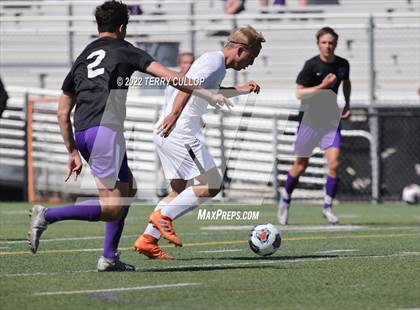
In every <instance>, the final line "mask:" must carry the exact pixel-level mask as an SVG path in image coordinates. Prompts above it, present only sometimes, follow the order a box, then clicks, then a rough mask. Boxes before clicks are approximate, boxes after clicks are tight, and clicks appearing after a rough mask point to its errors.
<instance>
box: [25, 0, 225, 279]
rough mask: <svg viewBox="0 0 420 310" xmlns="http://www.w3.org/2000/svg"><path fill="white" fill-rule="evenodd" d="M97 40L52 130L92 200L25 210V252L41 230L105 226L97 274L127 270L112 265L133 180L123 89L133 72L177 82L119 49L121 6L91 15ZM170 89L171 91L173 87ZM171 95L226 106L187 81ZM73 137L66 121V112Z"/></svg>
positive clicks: (71, 79) (142, 57)
mask: <svg viewBox="0 0 420 310" xmlns="http://www.w3.org/2000/svg"><path fill="white" fill-rule="evenodd" d="M95 18H96V21H97V24H98V32H99V38H98V39H97V40H95V41H93V42H91V43H90V44H89V45H88V46H87V47H86V48H85V49H84V50H83V52H82V53H81V54H80V55H79V57H78V58H77V59H76V61H75V63H74V65H73V66H72V68H71V70H70V72H69V74H68V75H67V77H66V78H65V80H64V83H63V86H62V91H63V92H62V95H61V97H60V99H59V106H58V122H59V125H60V131H61V134H62V136H63V139H64V143H65V145H66V148H67V150H68V153H69V158H68V174H67V177H66V179H65V180H66V181H67V180H68V179H69V178H70V176H71V175H72V174H75V176H76V178H77V176H78V175H79V174H80V172H81V169H82V160H81V157H80V154H81V155H82V156H83V157H84V159H85V160H86V161H87V162H88V163H89V166H90V168H91V171H92V174H93V175H94V177H95V181H96V185H97V188H98V191H99V200H89V201H84V202H82V203H76V204H71V205H67V206H60V207H58V208H45V207H43V206H38V205H37V206H34V207H33V208H32V209H31V221H30V229H29V233H28V241H29V243H30V246H31V251H32V252H33V253H35V252H36V251H37V249H38V244H39V239H40V237H41V234H42V233H43V231H45V229H47V225H48V224H52V223H55V222H58V221H63V220H82V221H105V222H106V226H105V238H104V250H103V254H102V256H101V257H100V258H99V261H98V266H97V269H98V271H132V270H134V269H135V268H134V266H131V265H129V264H126V263H123V262H121V261H120V259H119V255H118V244H119V240H120V237H121V233H122V230H123V227H124V219H125V217H126V216H127V212H128V206H129V205H130V203H131V200H132V197H134V195H135V193H136V189H135V185H134V183H135V182H134V179H133V175H132V173H131V171H130V169H129V167H128V165H127V155H126V152H125V139H124V135H123V130H124V119H125V113H126V108H125V101H126V93H127V88H128V86H126V85H127V84H126V81H127V79H128V80H129V79H130V76H131V75H132V73H133V72H134V71H136V70H139V71H142V72H146V73H149V74H151V75H153V76H156V77H163V78H166V79H170V80H171V81H172V82H174V81H175V79H177V78H178V79H179V78H183V75H181V74H179V73H177V72H175V71H172V70H169V69H167V68H166V67H164V66H162V65H161V64H159V63H158V62H156V61H155V60H154V59H153V58H152V57H151V56H150V55H148V54H147V53H146V52H144V51H143V50H140V49H138V48H136V47H134V46H133V45H131V44H130V43H129V42H127V41H125V40H124V38H125V35H126V30H127V24H128V19H129V16H128V11H127V6H126V5H125V4H123V3H121V2H119V1H107V2H105V3H103V4H102V5H100V6H98V7H97V8H96V11H95ZM172 82H171V83H172ZM176 85H177V86H176V87H177V88H179V89H181V90H183V91H186V92H189V93H191V92H192V91H195V92H196V93H197V92H198V95H200V96H202V97H204V98H206V99H207V100H208V101H209V102H210V104H213V105H216V106H218V107H220V106H222V105H223V104H226V105H229V104H230V103H229V101H228V100H227V99H226V98H225V97H224V96H222V95H217V94H216V95H214V94H212V93H210V92H209V91H207V90H205V89H202V88H201V87H200V86H193V85H195V84H194V83H193V81H191V80H188V79H187V80H186V83H184V84H182V83H179V81H177V82H176ZM74 106H75V107H76V110H75V113H74V125H75V134H74V136H73V129H72V124H71V120H70V113H71V110H72V109H73V107H74Z"/></svg>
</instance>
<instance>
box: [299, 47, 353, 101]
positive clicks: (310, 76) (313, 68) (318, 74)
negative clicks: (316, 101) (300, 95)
mask: <svg viewBox="0 0 420 310" xmlns="http://www.w3.org/2000/svg"><path fill="white" fill-rule="evenodd" d="M329 73H334V74H335V75H336V76H337V79H336V81H335V82H334V84H332V85H331V86H330V89H332V90H333V91H334V92H335V93H336V94H337V92H338V88H339V87H340V84H341V81H343V80H348V79H349V75H350V65H349V62H348V61H347V60H346V59H344V58H342V57H339V56H337V55H336V56H335V57H334V61H333V62H332V63H327V62H324V61H322V60H321V57H320V56H319V55H318V56H315V57H312V58H311V59H309V60H307V61H306V62H305V65H304V66H303V68H302V70H301V71H300V72H299V74H298V77H297V79H296V84H300V85H302V86H304V87H313V86H316V85H319V84H321V82H322V80H323V79H324V78H325V77H326V76H327V75H328V74H329Z"/></svg>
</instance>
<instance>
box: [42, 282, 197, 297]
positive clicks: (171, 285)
mask: <svg viewBox="0 0 420 310" xmlns="http://www.w3.org/2000/svg"><path fill="white" fill-rule="evenodd" d="M198 285H201V283H175V284H162V285H148V286H134V287H116V288H108V289H101V290H80V291H57V292H40V293H34V295H35V296H52V295H75V294H92V293H112V292H127V291H141V290H153V289H161V288H177V287H187V286H198Z"/></svg>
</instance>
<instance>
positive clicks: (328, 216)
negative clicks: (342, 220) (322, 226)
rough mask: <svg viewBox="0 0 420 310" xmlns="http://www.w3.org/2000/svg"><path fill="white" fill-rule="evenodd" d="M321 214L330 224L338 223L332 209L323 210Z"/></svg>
mask: <svg viewBox="0 0 420 310" xmlns="http://www.w3.org/2000/svg"><path fill="white" fill-rule="evenodd" d="M322 214H324V217H325V218H326V219H327V220H328V222H330V224H337V223H338V217H337V216H336V215H335V214H334V212H333V211H332V208H323V209H322Z"/></svg>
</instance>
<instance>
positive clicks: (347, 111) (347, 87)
mask: <svg viewBox="0 0 420 310" xmlns="http://www.w3.org/2000/svg"><path fill="white" fill-rule="evenodd" d="M343 94H344V101H345V105H344V109H343V112H342V113H341V118H342V119H347V118H349V117H350V116H351V108H350V94H351V82H350V80H343Z"/></svg>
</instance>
